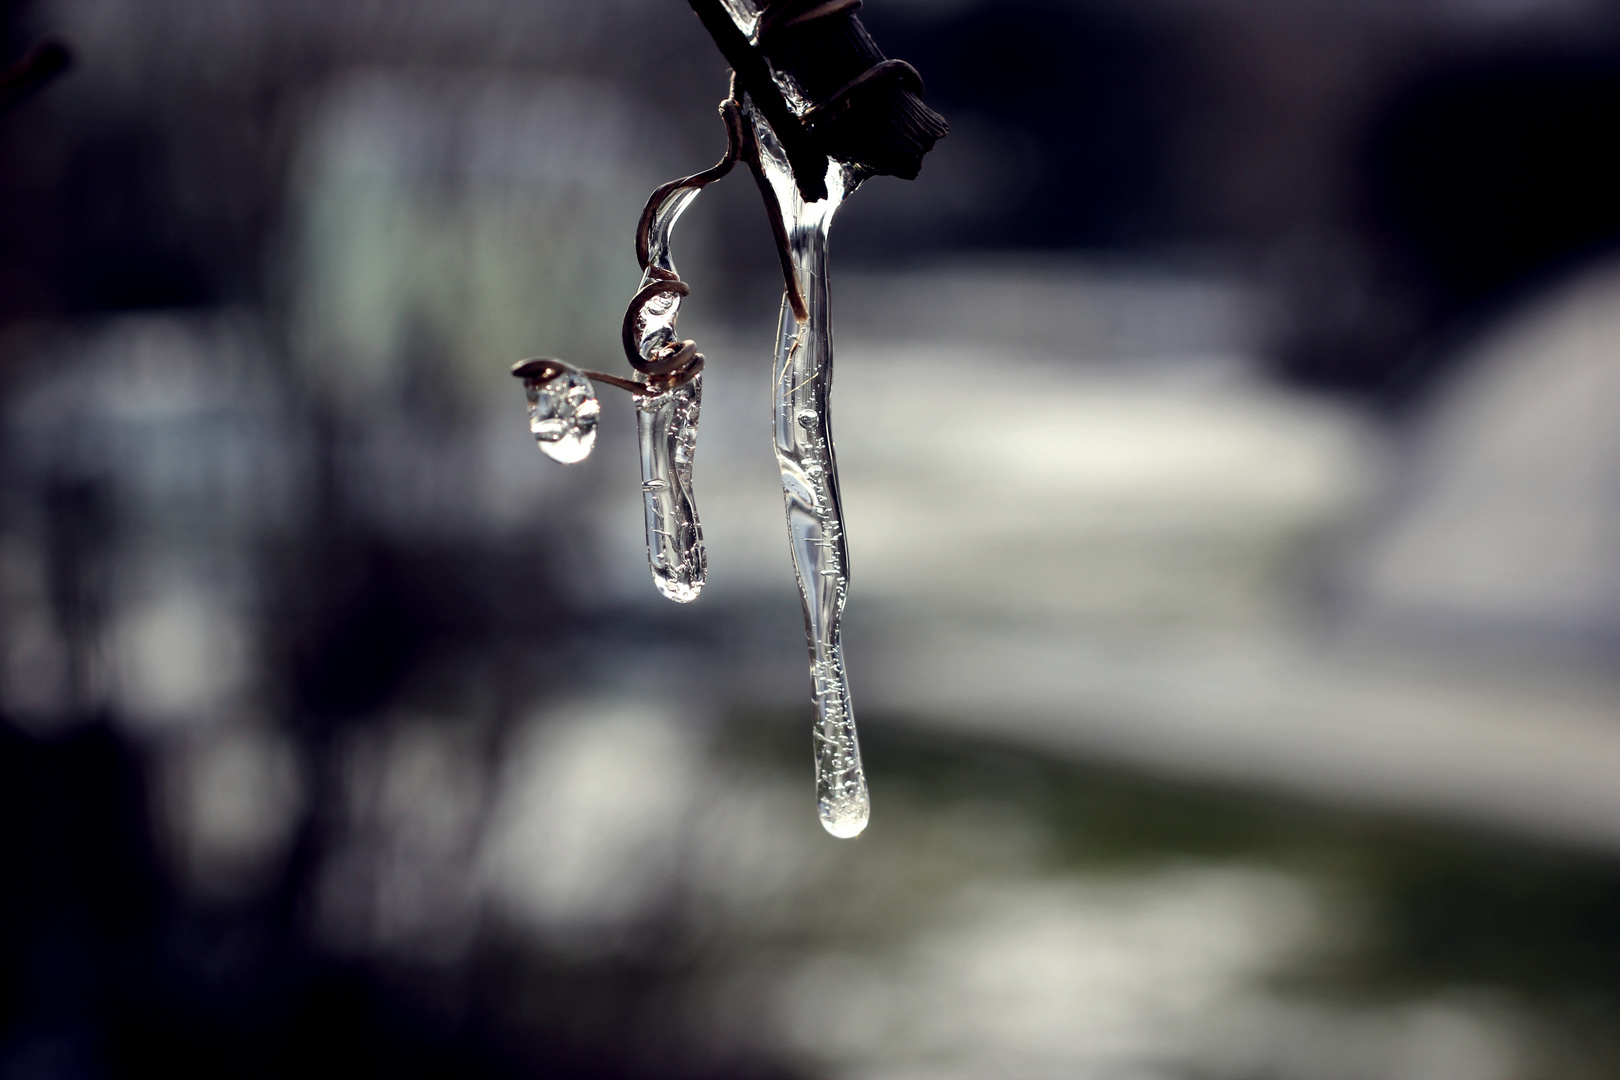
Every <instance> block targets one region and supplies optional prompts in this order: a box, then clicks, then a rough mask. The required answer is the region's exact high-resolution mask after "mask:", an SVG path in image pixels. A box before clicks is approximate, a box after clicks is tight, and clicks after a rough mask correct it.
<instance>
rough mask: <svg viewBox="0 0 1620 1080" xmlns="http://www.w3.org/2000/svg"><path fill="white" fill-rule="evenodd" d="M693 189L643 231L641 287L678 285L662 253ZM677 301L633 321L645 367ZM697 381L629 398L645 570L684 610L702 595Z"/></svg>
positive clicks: (704, 563) (668, 297)
mask: <svg viewBox="0 0 1620 1080" xmlns="http://www.w3.org/2000/svg"><path fill="white" fill-rule="evenodd" d="M699 190H700V189H698V188H695V187H683V188H676V189H675V190H674V191H671V192H670V193H669V194H668V195H666V196H665V197H664V199H663V200H662V202H660V203H659V205H658V206H657V207H655V208H654V210H653V216H652V222H651V228H650V230H649V232H648V238H647V239H648V243H647V253H648V265H647V269H646V271H645V272H644V273H643V274H642V278H641V288H643V289H644V288H646V286H648V285H650V284H652V283H653V282H655V281H671V280H677V279H676V273H675V264H674V262H673V261H672V260H671V258H670V254H669V234H670V230H671V229H673V228H674V227H675V222H676V221H677V220H678V219H679V218H680V216H681V213H682V212H683V211H684V210H685V209H686V208H687V207H688V206H689V205H691V202H692V200H693V199H694V198H696V197H697V193H698V191H699ZM680 308H681V295H680V293H679V292H676V291H673V290H672V291H668V292H659V293H656V294H654V295H653V296H651V297H650V298H649V299H648V300H647V301H646V302H645V303H643V304H642V305H641V308H640V310H639V311H637V312H636V313H635V314H634V316H633V319H634V321H633V323H632V326H633V338H634V341H635V344H636V348H637V351H638V352H640V354H641V356H642V358H643V359H645V360H651V359H652V358H653V356H654V354H655V353H657V352H658V351H659V350H660V349H662V348H664V347H665V346H667V345H669V344H670V343H671V342H672V341H674V340H675V320H676V318H677V316H678V315H679V314H680ZM702 403H703V376H702V375H697V376H694V377H693V378H691V379H689V380H688V381H686V382H683V383H681V384H680V385H679V386H676V387H674V388H673V389H669V390H664V391H662V392H654V393H649V394H646V395H641V394H638V395H636V436H637V440H638V442H639V443H640V448H641V492H642V501H643V504H644V508H645V511H646V519H647V565H648V567H649V568H650V569H651V570H652V576H653V584H654V585H656V586H657V587H658V591H659V592H660V593H662V594H663V595H664V596H666V597H668V598H669V599H671V600H673V601H675V602H676V603H677V604H689V603H691V602H692V601H693V600H696V599H697V598H698V594H699V593H700V592H702V591H703V583H704V581H705V580H706V578H707V576H708V570H709V563H708V556H707V555H706V554H705V552H704V549H703V526H702V524H701V523H700V522H699V521H698V515H697V505H696V503H694V502H693V499H692V458H693V455H694V454H695V453H696V452H697V428H698V411H699V408H700V406H701V405H702Z"/></svg>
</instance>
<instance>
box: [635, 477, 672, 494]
mask: <svg viewBox="0 0 1620 1080" xmlns="http://www.w3.org/2000/svg"><path fill="white" fill-rule="evenodd" d="M667 487H669V484H668V483H666V482H665V481H663V480H660V479H658V477H656V476H655V477H653V478H652V479H651V480H644V481H642V484H641V490H642V491H663V490H664V489H665V488H667Z"/></svg>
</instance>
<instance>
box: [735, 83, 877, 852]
mask: <svg viewBox="0 0 1620 1080" xmlns="http://www.w3.org/2000/svg"><path fill="white" fill-rule="evenodd" d="M746 115H747V118H748V122H749V124H750V126H751V127H752V128H753V131H754V137H755V140H756V144H757V146H758V149H759V162H760V169H761V172H762V174H763V177H764V179H765V180H766V181H767V182H768V184H769V186H770V188H771V190H772V191H773V193H774V195H775V198H776V203H777V205H778V207H779V208H780V210H781V215H782V224H783V226H784V227H785V229H786V232H787V240H788V247H789V250H790V251H791V253H792V258H793V269H794V273H795V275H796V277H797V280H798V283H799V289H800V292H801V294H802V296H803V298H804V302H805V310H806V315H807V317H806V318H805V319H803V320H800V319H799V318H797V317H796V316H795V314H794V311H793V305H792V303H791V302H790V298H789V297H788V296H784V297H783V299H782V314H781V321H780V323H779V324H778V329H777V337H776V362H775V364H774V366H773V370H772V377H773V378H774V380H775V389H774V393H773V398H774V403H775V404H774V411H775V426H774V433H775V444H776V461H777V465H778V466H780V468H781V471H782V494H783V497H784V499H785V501H786V503H787V522H788V539H789V542H790V544H791V546H792V551H793V567H794V570H795V571H797V573H798V577H799V594H800V596H801V597H802V599H803V601H804V625H805V633H806V635H807V636H808V637H809V644H810V679H811V685H812V693H813V694H814V698H815V706H816V722H815V733H814V734H815V760H816V809H817V812H818V813H819V814H820V817H821V824H822V826H823V827H824V828H825V829H826V830H827V831H828V832H829V833H831V834H832V835H834V836H838V837H850V836H856V835H858V834H859V833H860V832H861V830H862V829H865V828H866V821H867V817H868V816H869V814H870V812H871V803H870V800H869V798H868V796H867V791H866V775H865V773H864V772H863V771H862V769H861V750H860V744H859V742H858V741H857V739H856V735H855V715H854V713H853V712H852V711H851V709H850V701H849V680H848V678H847V677H846V675H845V672H844V654H843V646H842V643H841V640H840V632H839V623H840V621H841V620H842V618H843V613H844V601H845V598H846V596H847V593H848V588H849V554H848V551H847V548H846V545H845V542H844V514H843V508H842V506H841V505H840V503H839V499H838V469H837V466H836V463H835V461H834V458H833V441H832V420H831V416H830V415H829V411H828V398H829V395H830V392H831V389H832V362H833V353H832V317H831V310H830V308H829V306H828V295H827V230H828V227H829V226H830V225H831V223H832V217H833V214H834V213H835V212H836V211H837V209H838V207H839V205H840V204H841V203H842V201H843V199H844V198H845V197H846V196H847V195H848V194H849V193H850V192H852V191H854V190H855V187H856V186H857V185H858V184H859V183H860V181H861V179H862V176H861V174H860V173H858V172H856V171H855V170H853V169H851V168H850V167H848V166H847V165H844V164H842V163H840V162H838V161H833V162H831V163H830V165H829V168H828V170H827V197H826V198H825V199H822V200H820V201H818V202H814V203H808V204H807V203H805V202H804V200H803V199H802V198H801V197H800V195H799V190H798V187H797V185H796V184H795V183H794V180H793V173H792V170H791V169H790V167H789V165H788V161H787V157H786V155H785V154H784V153H783V152H782V147H781V144H780V143H779V142H778V141H777V139H776V136H775V135H774V133H772V131H771V128H770V125H769V124H767V123H766V122H765V120H764V118H763V117H761V116H760V115H759V114H758V113H757V112H756V111H755V110H754V109H753V108H752V107H749V108H748V109H747V113H746Z"/></svg>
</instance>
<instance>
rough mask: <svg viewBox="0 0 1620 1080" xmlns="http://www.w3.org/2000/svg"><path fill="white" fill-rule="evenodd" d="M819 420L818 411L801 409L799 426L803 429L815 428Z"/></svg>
mask: <svg viewBox="0 0 1620 1080" xmlns="http://www.w3.org/2000/svg"><path fill="white" fill-rule="evenodd" d="M817 419H818V417H817V416H816V410H814V409H801V410H800V411H799V416H798V420H799V426H800V427H802V428H813V427H815V426H816V420H817Z"/></svg>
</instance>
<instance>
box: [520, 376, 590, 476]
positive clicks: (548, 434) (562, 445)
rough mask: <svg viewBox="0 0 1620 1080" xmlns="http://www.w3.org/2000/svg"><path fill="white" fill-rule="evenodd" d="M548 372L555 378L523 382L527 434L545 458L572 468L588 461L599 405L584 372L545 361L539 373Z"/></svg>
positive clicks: (531, 379) (528, 379)
mask: <svg viewBox="0 0 1620 1080" xmlns="http://www.w3.org/2000/svg"><path fill="white" fill-rule="evenodd" d="M549 372H555V374H552V375H551V376H550V377H549V378H545V379H538V378H525V379H524V380H523V388H524V390H525V391H526V392H527V393H528V396H529V431H530V433H532V434H533V435H534V440H535V442H536V443H537V444H539V447H540V449H541V451H542V452H544V453H545V455H546V456H547V457H549V458H551V459H552V460H553V461H560V462H562V463H563V464H564V465H572V464H574V463H575V462H578V461H584V460H585V459H586V458H587V457H589V456H590V454H591V449H592V448H593V447H594V446H595V445H596V425H597V423H598V421H600V420H601V418H602V405H601V402H599V401H597V400H596V388H595V387H594V386H592V385H591V380H590V379H588V378H586V377H585V373H584V372H583V371H580V370H579V369H578V368H576V367H572V366H570V365H568V364H564V363H563V362H562V361H560V360H548V361H547V367H546V368H544V369H542V373H549Z"/></svg>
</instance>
